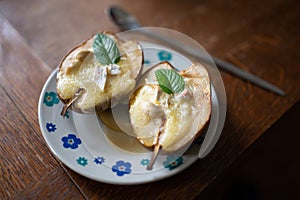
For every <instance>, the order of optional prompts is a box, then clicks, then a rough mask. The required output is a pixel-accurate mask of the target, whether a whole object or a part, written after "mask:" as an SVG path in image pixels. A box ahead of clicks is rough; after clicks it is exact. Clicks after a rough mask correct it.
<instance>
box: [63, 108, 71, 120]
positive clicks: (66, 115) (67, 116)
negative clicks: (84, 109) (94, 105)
mask: <svg viewBox="0 0 300 200" xmlns="http://www.w3.org/2000/svg"><path fill="white" fill-rule="evenodd" d="M64 117H65V118H70V115H69V111H68V110H67V111H66V113H65V115H64Z"/></svg>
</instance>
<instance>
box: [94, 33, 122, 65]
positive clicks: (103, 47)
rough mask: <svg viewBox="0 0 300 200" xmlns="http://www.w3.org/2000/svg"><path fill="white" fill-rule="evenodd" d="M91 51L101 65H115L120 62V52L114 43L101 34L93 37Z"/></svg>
mask: <svg viewBox="0 0 300 200" xmlns="http://www.w3.org/2000/svg"><path fill="white" fill-rule="evenodd" d="M93 50H94V54H95V56H96V59H97V60H98V61H99V62H100V63H101V64H103V65H109V64H116V63H118V62H119V60H120V51H119V49H118V47H117V45H116V43H115V41H114V40H113V39H112V38H110V37H108V36H107V35H105V34H103V33H98V34H96V35H95V37H94V42H93Z"/></svg>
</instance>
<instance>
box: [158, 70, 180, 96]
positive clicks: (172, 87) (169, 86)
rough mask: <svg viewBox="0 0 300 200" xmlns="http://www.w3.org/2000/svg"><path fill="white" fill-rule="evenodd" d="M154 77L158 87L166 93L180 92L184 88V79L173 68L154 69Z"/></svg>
mask: <svg viewBox="0 0 300 200" xmlns="http://www.w3.org/2000/svg"><path fill="white" fill-rule="evenodd" d="M155 77H156V80H157V82H158V84H159V86H160V88H161V89H162V90H163V91H164V92H165V93H167V94H172V93H180V92H182V91H183V90H184V86H185V83H184V80H183V78H182V76H180V74H178V73H177V72H176V71H175V70H172V69H159V70H156V71H155Z"/></svg>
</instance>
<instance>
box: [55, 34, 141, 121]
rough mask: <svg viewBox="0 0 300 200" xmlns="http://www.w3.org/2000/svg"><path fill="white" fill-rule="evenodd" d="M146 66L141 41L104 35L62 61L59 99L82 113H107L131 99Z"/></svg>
mask: <svg viewBox="0 0 300 200" xmlns="http://www.w3.org/2000/svg"><path fill="white" fill-rule="evenodd" d="M142 66H143V51H142V48H141V46H140V45H139V43H138V42H137V41H132V40H130V41H123V40H121V39H119V38H117V36H116V35H114V34H112V33H107V32H100V33H98V34H96V35H94V36H93V37H91V38H90V39H88V40H86V41H85V42H83V43H82V44H80V45H79V46H77V47H75V48H74V49H72V50H71V51H70V52H69V53H68V54H67V55H66V56H65V57H64V59H63V60H62V62H61V64H60V66H59V69H58V73H57V80H56V90H57V94H58V96H59V98H60V99H61V101H62V102H63V103H64V104H65V106H64V108H63V110H62V113H61V114H62V115H64V114H65V112H66V111H67V109H68V108H69V107H70V108H71V109H72V110H74V111H76V112H79V113H91V112H94V111H95V109H96V110H97V111H103V110H106V109H108V108H110V107H111V106H114V105H111V99H114V101H113V102H116V103H117V101H118V100H119V99H121V98H122V97H124V96H126V95H128V94H129V93H130V92H131V91H132V90H133V89H134V88H135V86H136V79H137V78H138V77H139V75H140V73H141V71H142Z"/></svg>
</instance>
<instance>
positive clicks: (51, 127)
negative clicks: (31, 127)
mask: <svg viewBox="0 0 300 200" xmlns="http://www.w3.org/2000/svg"><path fill="white" fill-rule="evenodd" d="M46 128H47V131H48V132H49V133H51V132H55V131H56V125H55V124H52V123H46Z"/></svg>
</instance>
